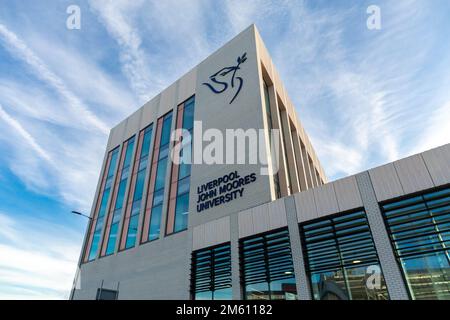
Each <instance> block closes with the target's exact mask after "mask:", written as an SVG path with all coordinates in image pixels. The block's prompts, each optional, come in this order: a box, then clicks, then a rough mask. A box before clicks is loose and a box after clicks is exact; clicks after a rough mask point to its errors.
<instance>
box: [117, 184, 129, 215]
mask: <svg viewBox="0 0 450 320" xmlns="http://www.w3.org/2000/svg"><path fill="white" fill-rule="evenodd" d="M126 188H127V179H125V180H122V181H120V184H119V191H118V192H117V200H116V206H115V209H120V208H122V205H123V199H124V198H125V190H126Z"/></svg>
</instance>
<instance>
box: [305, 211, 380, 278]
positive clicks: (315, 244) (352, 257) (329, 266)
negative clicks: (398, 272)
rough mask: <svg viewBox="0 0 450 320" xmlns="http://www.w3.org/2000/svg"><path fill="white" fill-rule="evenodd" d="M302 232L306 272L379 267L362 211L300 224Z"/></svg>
mask: <svg viewBox="0 0 450 320" xmlns="http://www.w3.org/2000/svg"><path fill="white" fill-rule="evenodd" d="M301 231H302V236H303V239H304V241H303V245H304V249H305V252H306V258H307V259H306V260H307V271H308V272H317V271H328V270H335V269H337V268H341V267H346V266H356V265H366V264H372V263H378V256H377V253H376V250H375V246H374V244H373V239H372V234H371V233H370V229H369V224H368V222H367V218H366V214H365V212H364V211H358V212H354V213H349V214H344V215H340V216H339V217H335V218H330V219H326V220H321V221H319V222H312V223H307V224H303V225H302V226H301Z"/></svg>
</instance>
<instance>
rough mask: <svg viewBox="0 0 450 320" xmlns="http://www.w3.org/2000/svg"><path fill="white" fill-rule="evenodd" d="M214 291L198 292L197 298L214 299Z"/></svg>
mask: <svg viewBox="0 0 450 320" xmlns="http://www.w3.org/2000/svg"><path fill="white" fill-rule="evenodd" d="M212 299H213V298H212V291H204V292H197V293H196V294H195V300H212Z"/></svg>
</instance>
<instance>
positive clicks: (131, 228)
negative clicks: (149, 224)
mask: <svg viewBox="0 0 450 320" xmlns="http://www.w3.org/2000/svg"><path fill="white" fill-rule="evenodd" d="M138 224H139V215H136V216H132V217H131V218H130V224H129V225H128V235H127V242H126V245H125V248H127V249H129V248H132V247H134V246H135V245H136V235H137V231H138Z"/></svg>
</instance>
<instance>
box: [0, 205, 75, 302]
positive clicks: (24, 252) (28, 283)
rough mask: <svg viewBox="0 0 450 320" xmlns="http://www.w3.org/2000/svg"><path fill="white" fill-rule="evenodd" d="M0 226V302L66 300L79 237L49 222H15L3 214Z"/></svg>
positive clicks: (28, 218) (30, 219) (36, 220)
mask: <svg viewBox="0 0 450 320" xmlns="http://www.w3.org/2000/svg"><path fill="white" fill-rule="evenodd" d="M0 223H1V224H2V228H1V229H0V252H1V253H2V254H1V256H0V299H17V298H19V299H67V298H68V295H69V291H70V288H71V284H72V281H73V276H74V274H75V270H76V266H77V258H78V255H79V243H80V235H79V234H77V233H75V232H74V231H73V230H70V229H68V228H67V227H65V226H62V225H58V224H54V223H51V222H49V221H43V220H40V219H35V218H31V217H27V218H26V219H21V220H17V219H13V218H11V217H10V216H8V215H6V214H5V213H0ZM36 226H40V227H39V228H37V227H36ZM55 239H58V241H55Z"/></svg>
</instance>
